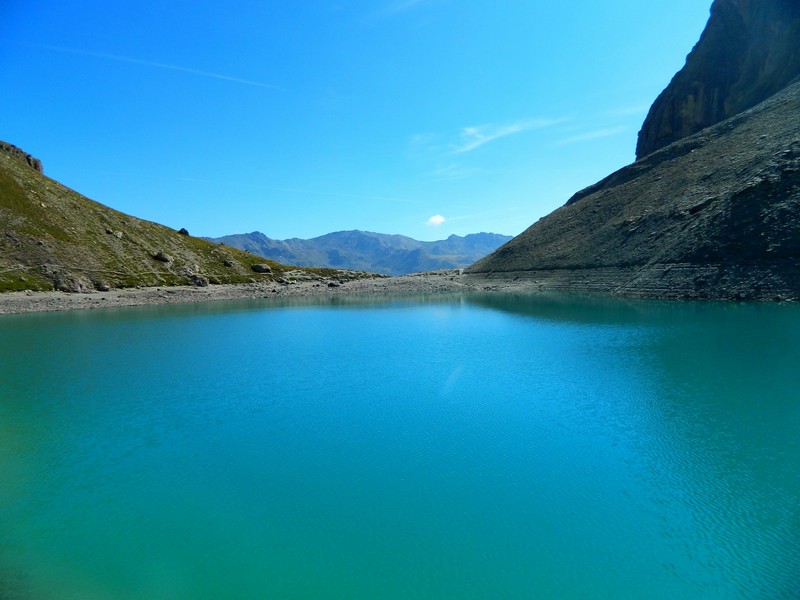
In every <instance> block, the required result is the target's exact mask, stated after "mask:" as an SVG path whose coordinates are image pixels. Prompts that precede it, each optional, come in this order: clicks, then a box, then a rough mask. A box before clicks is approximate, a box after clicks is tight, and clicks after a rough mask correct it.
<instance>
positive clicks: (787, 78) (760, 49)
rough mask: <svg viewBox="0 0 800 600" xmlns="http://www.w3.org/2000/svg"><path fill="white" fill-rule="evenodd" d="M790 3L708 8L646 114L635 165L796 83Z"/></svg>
mask: <svg viewBox="0 0 800 600" xmlns="http://www.w3.org/2000/svg"><path fill="white" fill-rule="evenodd" d="M798 40H800V2H798V0H715V2H714V4H713V6H712V7H711V16H710V18H709V21H708V24H707V26H706V29H705V31H704V32H703V35H702V36H701V38H700V41H699V42H698V43H697V45H696V46H695V47H694V49H693V50H692V51H691V53H690V54H689V56H688V57H687V59H686V65H685V66H684V67H683V69H681V71H680V72H678V74H677V75H675V77H674V78H673V79H672V82H671V83H670V84H669V85H668V86H667V88H666V89H665V90H664V91H663V92H662V93H661V95H660V96H659V97H658V99H657V100H656V101H655V103H654V104H653V106H652V108H651V109H650V113H649V114H648V116H647V119H646V120H645V122H644V125H643V127H642V129H641V131H640V132H639V141H638V144H637V148H636V157H637V158H642V157H644V156H646V155H648V154H650V153H651V152H654V151H655V150H658V149H659V148H663V147H665V146H667V145H669V144H671V143H672V142H675V141H677V140H680V139H682V138H684V137H686V136H689V135H691V134H693V133H697V132H698V131H700V130H702V129H705V128H706V127H709V126H711V125H714V124H716V123H719V122H721V121H723V120H725V119H727V118H729V117H732V116H734V115H736V114H739V113H740V112H742V111H744V110H747V109H748V108H751V107H753V106H755V105H756V104H758V103H759V102H762V101H763V100H766V99H767V98H769V97H770V96H772V95H773V94H775V93H776V92H778V91H780V90H782V89H783V88H785V87H786V86H787V85H788V84H789V83H790V82H792V80H794V79H795V78H797V77H798V76H800V43H798Z"/></svg>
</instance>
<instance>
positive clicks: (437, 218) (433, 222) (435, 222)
mask: <svg viewBox="0 0 800 600" xmlns="http://www.w3.org/2000/svg"><path fill="white" fill-rule="evenodd" d="M445 221H446V219H445V218H444V217H443V216H442V215H433V216H432V217H431V218H430V219H428V223H427V225H428V227H439V226H440V225H441V224H442V223H444V222H445Z"/></svg>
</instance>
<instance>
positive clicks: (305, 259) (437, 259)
mask: <svg viewBox="0 0 800 600" xmlns="http://www.w3.org/2000/svg"><path fill="white" fill-rule="evenodd" d="M206 239H209V240H210V241H213V242H216V243H220V244H225V245H226V246H230V247H233V248H238V249H240V250H245V251H247V252H250V253H252V254H257V255H259V256H264V257H266V258H269V259H271V260H274V261H276V262H279V263H283V264H287V265H299V266H306V267H329V268H336V269H351V270H356V271H368V272H370V273H379V274H382V275H406V274H408V273H419V272H423V271H435V270H440V269H458V268H463V267H467V266H469V265H471V264H472V263H474V262H475V261H476V260H478V259H480V258H483V257H484V256H486V255H487V254H489V253H490V252H493V251H494V250H496V249H497V248H499V247H500V246H502V245H503V244H505V243H506V242H508V241H509V240H511V236H507V235H500V234H496V233H474V234H470V235H466V236H463V237H461V236H458V235H451V236H450V237H448V238H447V239H446V240H440V241H436V242H420V241H418V240H415V239H412V238H410V237H406V236H403V235H387V234H382V233H371V232H367V231H339V232H335V233H329V234H327V235H322V236H319V237H316V238H312V239H307V240H304V239H298V238H292V239H288V240H274V239H271V238H269V237H267V236H266V235H264V234H263V233H261V232H258V231H254V232H253V233H243V234H237V235H227V236H223V237H219V238H206Z"/></svg>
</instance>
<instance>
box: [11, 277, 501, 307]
mask: <svg viewBox="0 0 800 600" xmlns="http://www.w3.org/2000/svg"><path fill="white" fill-rule="evenodd" d="M487 283H488V282H485V281H483V280H482V279H478V278H474V277H470V278H467V277H463V276H461V275H460V274H459V272H458V271H437V272H433V273H420V274H415V275H405V276H402V277H380V278H375V279H358V280H355V281H342V282H320V281H313V280H312V281H302V280H298V281H290V282H289V283H276V282H264V283H252V284H238V285H209V286H207V287H191V286H183V287H160V288H131V289H119V290H110V291H107V292H94V293H90V294H78V293H66V292H9V293H4V294H0V314H14V313H30V312H49V311H62V310H89V309H95V308H109V307H117V306H143V305H156V304H178V303H187V302H212V301H218V300H244V299H255V298H291V297H312V296H320V297H321V296H357V295H364V296H410V295H417V294H439V293H454V292H470V291H483V290H485V289H487V287H489V286H487ZM492 283H494V282H492ZM497 287H498V286H497V285H496V284H495V285H492V286H491V288H490V289H496V288H497ZM504 287H505V286H504Z"/></svg>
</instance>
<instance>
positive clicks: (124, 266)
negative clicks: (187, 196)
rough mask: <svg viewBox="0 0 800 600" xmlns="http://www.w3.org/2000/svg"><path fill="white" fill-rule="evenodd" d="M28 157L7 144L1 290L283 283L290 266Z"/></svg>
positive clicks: (328, 273) (1, 187)
mask: <svg viewBox="0 0 800 600" xmlns="http://www.w3.org/2000/svg"><path fill="white" fill-rule="evenodd" d="M29 157H30V155H28V154H26V153H24V152H23V151H22V150H19V149H18V148H16V147H15V146H12V145H11V144H2V151H0V292H5V291H16V290H53V289H56V290H61V291H65V292H92V291H108V290H110V289H114V288H125V287H138V286H141V287H154V286H169V285H194V286H198V287H205V286H207V285H209V284H219V283H251V282H264V281H277V280H278V279H280V278H282V277H283V276H284V275H285V274H286V273H287V272H288V271H290V269H288V268H287V267H285V266H283V265H280V264H278V263H275V262H272V261H270V260H265V259H264V258H263V257H260V256H254V255H252V254H248V253H246V252H242V251H240V250H237V249H235V248H229V247H225V246H221V245H219V244H212V243H210V242H207V241H205V240H202V239H198V238H193V237H191V236H188V235H182V234H181V233H180V232H178V231H175V230H174V229H171V228H169V227H165V226H164V225H159V224H158V223H152V222H150V221H144V220H141V219H137V218H136V217H132V216H130V215H126V214H123V213H120V212H117V211H115V210H113V209H111V208H109V207H107V206H104V205H102V204H100V203H98V202H94V201H93V200H90V199H89V198H86V197H84V196H81V195H80V194H78V193H77V192H75V191H73V190H71V189H69V188H66V187H65V186H63V185H61V184H60V183H58V182H57V181H54V180H53V179H50V178H48V177H45V176H44V175H42V173H41V172H38V170H37V169H36V164H37V163H36V162H34V161H35V159H30V158H29ZM31 167H33V168H31ZM254 265H258V266H259V269H257V270H254V269H253V268H252V267H253V266H254ZM291 270H292V271H294V269H291ZM308 274H309V276H314V277H317V278H319V279H320V280H323V279H324V278H326V277H328V278H329V277H332V276H337V277H340V278H341V277H350V278H359V277H362V276H365V274H363V273H361V274H357V273H351V274H347V273H343V272H341V271H338V270H334V269H329V270H323V269H316V270H308Z"/></svg>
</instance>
